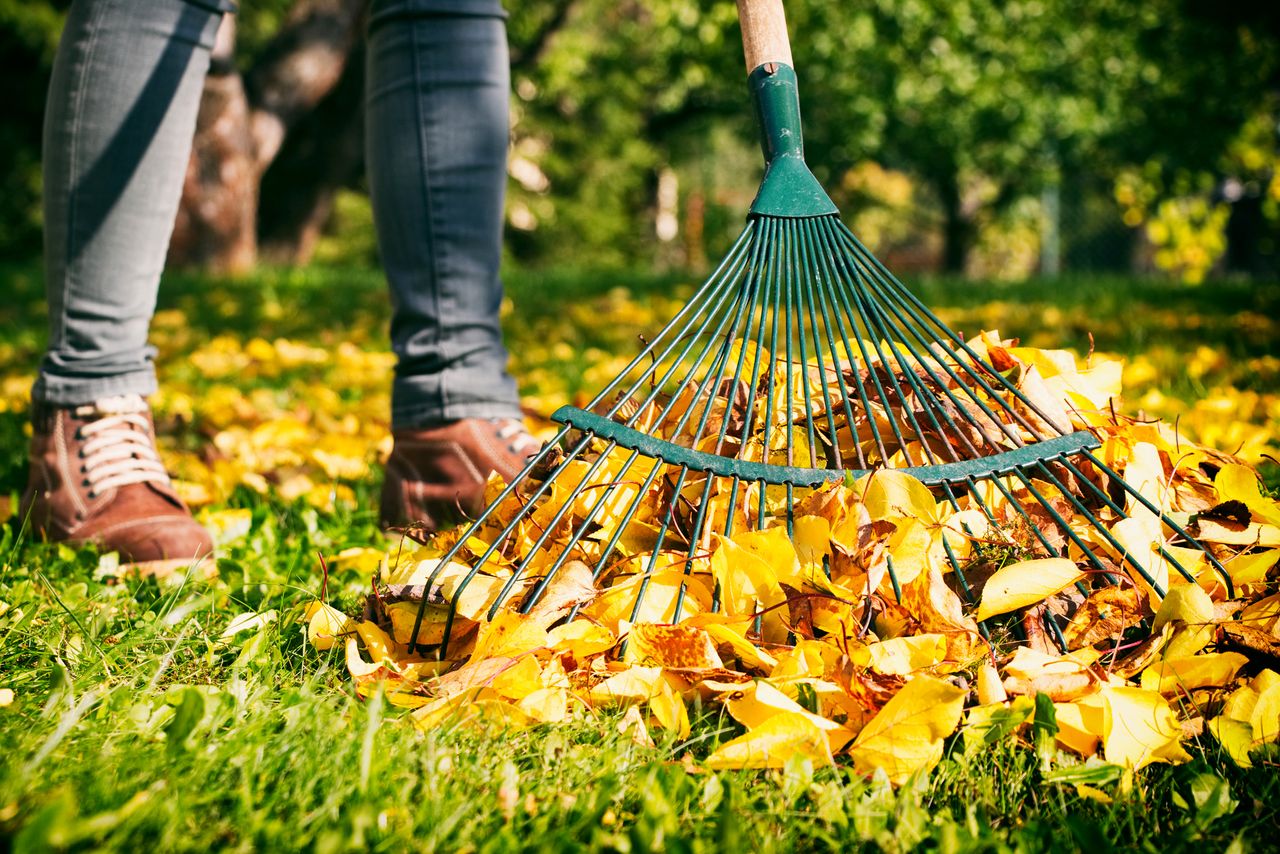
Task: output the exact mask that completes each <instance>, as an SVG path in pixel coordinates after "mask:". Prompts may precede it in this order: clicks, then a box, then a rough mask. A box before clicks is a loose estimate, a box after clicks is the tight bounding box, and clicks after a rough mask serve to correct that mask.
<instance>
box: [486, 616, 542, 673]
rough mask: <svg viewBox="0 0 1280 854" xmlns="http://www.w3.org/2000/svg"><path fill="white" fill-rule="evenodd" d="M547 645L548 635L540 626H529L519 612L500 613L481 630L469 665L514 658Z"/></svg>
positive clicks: (534, 624) (530, 624) (529, 623)
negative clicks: (488, 659)
mask: <svg viewBox="0 0 1280 854" xmlns="http://www.w3.org/2000/svg"><path fill="white" fill-rule="evenodd" d="M546 645H547V633H546V631H544V630H543V628H542V627H541V626H539V625H537V624H536V623H531V622H529V621H528V620H526V619H525V618H524V615H523V614H521V613H519V612H518V611H500V612H499V613H498V616H497V617H495V618H494V619H493V621H492V622H490V623H486V624H484V625H482V626H481V627H480V634H479V636H478V637H477V638H476V646H475V649H474V650H472V652H471V658H470V661H480V660H482V659H485V658H496V657H498V656H502V655H510V656H517V655H520V654H521V653H525V652H532V651H533V650H536V649H542V648H543V647H545V646H546Z"/></svg>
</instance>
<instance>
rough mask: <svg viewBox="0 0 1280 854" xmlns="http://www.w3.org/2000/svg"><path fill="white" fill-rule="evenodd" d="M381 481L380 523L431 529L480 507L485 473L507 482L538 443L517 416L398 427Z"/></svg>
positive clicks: (466, 516)
mask: <svg viewBox="0 0 1280 854" xmlns="http://www.w3.org/2000/svg"><path fill="white" fill-rule="evenodd" d="M393 439H394V444H393V446H392V448H391V456H390V457H388V458H387V471H386V479H385V480H384V481H383V484H382V526H383V527H384V528H392V527H402V526H405V525H415V526H417V527H419V528H420V529H421V530H424V531H425V532H426V533H434V532H436V531H439V530H441V529H443V528H446V527H448V526H450V525H455V524H457V523H459V522H462V521H464V520H466V519H470V518H475V516H476V515H477V514H478V513H479V512H480V511H481V510H482V509H483V507H484V487H485V484H486V483H487V482H488V480H489V475H490V474H492V473H494V472H497V474H498V476H499V477H501V478H502V479H503V480H504V481H506V482H508V483H510V482H511V480H512V479H513V478H514V477H515V476H516V475H517V474H519V473H520V471H521V470H522V469H524V467H525V465H526V464H527V463H528V461H529V458H530V457H532V456H534V455H535V454H537V453H538V451H539V449H540V448H541V447H542V446H541V443H539V442H538V440H537V439H535V438H534V437H533V436H531V435H530V434H529V431H528V430H526V429H525V427H524V424H523V423H522V422H521V421H519V420H518V419H515V418H464V419H462V420H461V421H451V422H449V423H447V424H441V425H438V426H435V427H428V428H425V429H421V430H397V431H396V432H395V433H394V434H393Z"/></svg>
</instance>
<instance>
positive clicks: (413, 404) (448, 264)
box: [32, 0, 520, 429]
mask: <svg viewBox="0 0 1280 854" xmlns="http://www.w3.org/2000/svg"><path fill="white" fill-rule="evenodd" d="M229 5H230V4H228V3H226V2H225V0H75V2H74V3H73V4H72V6H71V9H70V11H69V13H68V16H67V25H66V29H65V31H64V32H63V36H62V41H61V43H60V45H59V47H58V54H57V58H56V60H55V63H54V69H53V78H52V80H51V82H50V87H49V100H48V109H47V111H46V115H45V127H44V213H45V271H46V288H47V293H48V303H49V347H48V351H47V353H46V355H45V358H44V360H43V362H42V363H41V366H40V372H39V375H38V377H37V379H36V383H35V387H34V389H33V392H32V393H33V397H35V398H36V399H38V400H41V401H44V402H47V403H51V404H55V405H75V404H81V403H87V402H90V401H93V400H98V399H100V398H103V397H109V396H113V395H120V394H130V393H136V394H141V395H148V394H151V393H152V392H154V391H155V388H156V381H155V371H154V368H153V365H152V360H153V359H154V357H155V350H154V349H153V348H151V347H149V346H148V344H147V329H148V326H149V325H150V322H151V316H152V313H153V312H154V310H155V301H156V291H157V288H158V287H159V282H160V274H161V272H162V270H163V267H164V259H165V254H166V252H167V249H168V243H169V238H170V236H171V234H172V231H173V222H174V218H175V216H176V214H177V209H178V204H179V201H180V198H181V195H182V184H183V179H184V176H185V173H186V167H187V161H188V159H189V157H190V153H191V142H192V136H193V133H194V129H195V121H196V113H197V109H198V107H199V103H200V94H201V89H202V87H203V83H204V77H205V74H206V72H207V70H208V65H209V53H210V50H211V48H212V44H213V38H214V33H215V32H216V30H217V26H218V23H219V21H220V20H221V15H222V14H223V11H224V9H225V8H227V7H228V6H229ZM368 48H369V49H368V51H367V55H368V66H367V75H366V76H367V88H366V122H367V125H366V159H367V162H368V171H369V187H370V194H371V197H372V201H373V211H374V221H375V224H376V227H377V232H378V246H379V249H380V252H381V255H382V259H383V263H384V266H385V268H386V274H387V281H388V284H389V286H390V291H391V301H392V308H393V313H392V321H391V346H392V349H393V351H394V352H395V353H396V355H397V357H398V363H397V367H396V376H395V380H394V382H393V386H392V426H393V427H394V428H396V429H406V428H413V427H420V426H425V425H427V424H432V423H438V422H441V421H451V420H456V419H459V418H498V417H518V416H519V414H520V405H519V397H518V394H517V392H516V387H515V383H514V381H513V380H512V379H511V377H510V376H509V375H508V374H507V372H506V368H505V366H506V363H507V353H506V350H505V349H504V347H503V344H502V337H501V331H500V329H499V326H498V308H499V305H500V304H501V301H502V283H501V280H500V279H499V277H498V265H499V260H500V258H501V253H502V212H503V195H504V190H505V185H506V150H507V138H508V112H507V110H508V91H509V69H508V63H507V43H506V27H505V15H504V13H503V11H502V8H501V6H500V5H499V3H498V2H497V0H374V2H373V4H372V8H371V10H370V15H369V33H368Z"/></svg>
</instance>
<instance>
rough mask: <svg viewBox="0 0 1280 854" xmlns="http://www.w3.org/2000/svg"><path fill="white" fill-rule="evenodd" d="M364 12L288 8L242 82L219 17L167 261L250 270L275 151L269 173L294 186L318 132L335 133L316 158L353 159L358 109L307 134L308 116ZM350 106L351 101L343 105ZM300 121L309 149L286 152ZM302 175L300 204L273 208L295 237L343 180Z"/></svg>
mask: <svg viewBox="0 0 1280 854" xmlns="http://www.w3.org/2000/svg"><path fill="white" fill-rule="evenodd" d="M365 5H366V0H296V2H295V3H293V4H292V6H291V7H290V8H289V11H288V14H287V16H286V17H285V19H284V22H283V25H282V26H281V27H280V29H279V31H278V32H277V33H276V35H275V36H274V37H273V38H272V39H271V40H270V41H269V42H268V43H267V45H266V47H265V48H264V49H263V50H262V51H261V53H260V54H259V55H258V56H257V57H256V58H255V60H254V61H253V63H252V65H251V66H250V68H249V70H248V71H247V72H245V73H241V71H240V69H239V68H238V67H237V65H236V61H235V60H236V56H235V45H236V26H237V24H236V18H235V17H234V16H231V15H228V16H226V17H225V18H224V20H223V23H222V26H221V28H220V29H219V32H218V40H217V45H216V46H215V48H214V53H213V57H212V63H211V66H210V71H209V76H208V78H207V79H206V82H205V91H204V97H203V100H202V102H201V105H200V117H199V119H198V121H197V127H196V137H195V145H194V149H193V151H192V157H191V163H190V165H189V167H188V170H187V179H186V183H185V185H184V187H183V203H182V206H181V209H180V212H179V215H178V220H177V223H176V225H175V228H174V234H173V239H172V241H171V243H170V249H169V257H170V260H171V261H172V262H174V263H177V264H183V265H198V266H203V267H206V268H209V269H213V270H220V271H225V272H234V271H241V270H245V269H248V268H249V267H251V266H252V265H253V264H254V263H256V261H257V257H258V234H259V228H260V226H263V225H267V226H272V225H276V222H274V221H272V220H271V219H267V220H265V221H263V222H260V221H259V217H258V213H259V210H260V202H259V200H260V199H261V198H262V194H261V192H260V191H261V188H262V186H263V179H264V176H265V174H266V173H267V171H268V168H269V167H271V166H272V165H273V164H276V163H277V158H278V157H279V156H280V155H281V154H282V152H286V151H287V152H288V153H289V154H290V155H291V156H290V157H287V158H284V159H283V162H281V163H279V164H278V168H279V169H280V170H281V171H283V172H284V173H285V174H286V175H289V176H290V177H295V178H296V175H297V171H298V169H299V161H303V162H305V163H307V165H310V166H314V163H312V161H313V160H314V159H315V158H316V156H317V155H316V152H315V145H314V142H315V140H316V139H318V138H319V137H320V134H321V131H322V130H323V131H331V130H332V127H333V126H334V125H336V126H337V127H338V128H340V129H341V132H340V133H338V134H337V135H336V137H334V138H333V139H331V141H330V143H329V145H327V146H326V148H327V151H326V152H324V153H323V154H321V155H319V157H320V158H321V159H322V160H325V159H332V158H334V157H336V158H338V159H341V160H343V161H345V162H349V161H351V160H352V159H354V158H353V156H352V154H353V152H351V151H349V149H350V148H351V142H350V137H351V136H352V135H353V130H352V129H353V128H358V117H357V116H358V113H357V112H356V111H358V106H351V107H348V108H347V109H346V110H338V111H336V112H337V113H338V115H336V116H330V115H328V114H327V113H326V114H323V115H324V119H327V121H323V127H317V126H316V125H317V121H315V120H314V117H315V114H316V113H317V110H318V108H319V107H320V105H321V104H322V103H324V102H325V99H326V97H327V96H329V95H330V94H331V93H332V92H333V91H334V90H335V88H336V87H337V86H338V84H339V82H340V81H342V80H343V77H344V74H343V72H344V70H345V69H346V67H347V65H348V62H349V59H350V57H351V55H352V51H353V48H354V47H355V45H356V43H357V41H358V37H359V34H360V24H361V22H362V19H363V15H364V9H365ZM344 94H345V93H344ZM359 102H360V99H359V98H358V97H356V98H348V99H347V102H346V103H350V104H352V105H358V104H359ZM332 103H333V102H331V104H332ZM353 113H356V115H354V116H353V115H352V114H353ZM308 117H312V118H313V121H312V122H311V130H312V134H311V139H312V141H313V145H312V146H311V148H310V150H308V148H307V147H305V146H295V147H291V148H288V149H286V142H287V141H288V139H289V136H290V133H291V131H293V130H294V129H295V128H296V127H299V126H300V125H301V126H304V127H305V126H306V125H305V124H304V120H305V119H307V118H308ZM355 135H356V136H358V133H355ZM335 140H336V141H337V142H338V143H340V144H335ZM341 144H345V148H344V147H343V146H342V145H341ZM354 153H355V154H357V155H358V152H354ZM309 174H311V175H312V176H313V177H312V179H311V180H309V181H306V182H303V184H302V186H301V188H300V189H301V194H302V195H303V196H304V197H306V198H307V199H309V200H310V204H309V205H302V206H298V205H295V206H292V207H290V206H283V208H282V209H281V213H280V217H281V218H282V219H287V220H289V221H291V222H292V223H296V224H297V225H296V226H295V231H300V232H302V234H303V235H305V234H306V233H307V230H308V227H310V228H312V229H314V228H316V226H315V225H314V223H315V222H316V221H317V220H320V221H322V220H323V214H324V212H325V210H324V207H325V203H326V198H327V197H326V194H325V189H326V188H330V185H331V184H332V183H333V179H334V178H335V177H344V176H345V171H344V169H343V167H342V166H341V165H337V166H334V167H333V168H332V169H321V170H318V171H312V172H310V173H309ZM330 193H331V188H330ZM299 208H301V210H299ZM317 208H319V209H320V210H317ZM267 210H268V211H273V210H276V208H272V207H268V208H267ZM299 242H301V241H299ZM302 260H305V258H304V259H302Z"/></svg>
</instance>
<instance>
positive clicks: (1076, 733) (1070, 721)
mask: <svg viewBox="0 0 1280 854" xmlns="http://www.w3.org/2000/svg"><path fill="white" fill-rule="evenodd" d="M1053 710H1054V714H1055V716H1056V717H1057V721H1058V734H1057V741H1058V743H1059V744H1061V745H1062V746H1063V747H1065V748H1067V749H1068V750H1074V751H1075V752H1076V753H1078V754H1080V755H1081V756H1092V755H1093V754H1094V753H1096V752H1097V750H1098V745H1099V744H1101V743H1102V732H1103V730H1104V728H1105V727H1104V721H1105V716H1104V714H1103V710H1102V704H1101V700H1100V698H1099V697H1098V696H1097V695H1095V696H1092V697H1083V698H1081V699H1079V700H1075V701H1074V702H1070V703H1054V704H1053Z"/></svg>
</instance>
